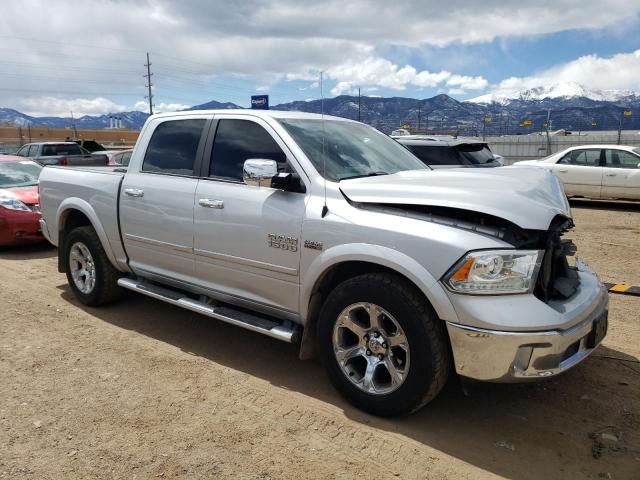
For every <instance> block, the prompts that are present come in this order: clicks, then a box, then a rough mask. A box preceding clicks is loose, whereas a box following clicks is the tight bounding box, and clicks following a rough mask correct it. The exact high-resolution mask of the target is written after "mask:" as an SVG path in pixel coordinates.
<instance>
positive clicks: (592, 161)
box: [558, 149, 600, 167]
mask: <svg viewBox="0 0 640 480" xmlns="http://www.w3.org/2000/svg"><path fill="white" fill-rule="evenodd" d="M558 163H562V164H564V165H580V166H583V167H599V166H600V150H593V149H592V150H573V151H572V152H569V153H567V154H566V155H565V156H564V157H562V158H561V159H560V161H559V162H558Z"/></svg>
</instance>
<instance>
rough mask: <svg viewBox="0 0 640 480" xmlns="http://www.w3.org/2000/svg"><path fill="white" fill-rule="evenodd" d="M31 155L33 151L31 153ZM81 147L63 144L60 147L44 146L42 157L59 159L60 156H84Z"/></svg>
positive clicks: (73, 144)
mask: <svg viewBox="0 0 640 480" xmlns="http://www.w3.org/2000/svg"><path fill="white" fill-rule="evenodd" d="M29 153H30V154H31V151H29ZM82 153H83V152H82V149H81V148H80V145H76V144H75V143H69V144H67V143H61V144H58V145H43V146H42V155H41V156H42V157H57V156H59V155H82Z"/></svg>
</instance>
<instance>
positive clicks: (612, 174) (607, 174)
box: [605, 173, 617, 177]
mask: <svg viewBox="0 0 640 480" xmlns="http://www.w3.org/2000/svg"><path fill="white" fill-rule="evenodd" d="M605 175H606V176H607V177H615V176H616V175H617V173H606V174H605Z"/></svg>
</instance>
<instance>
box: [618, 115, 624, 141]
mask: <svg viewBox="0 0 640 480" xmlns="http://www.w3.org/2000/svg"><path fill="white" fill-rule="evenodd" d="M623 117H624V109H622V110H620V123H619V124H618V145H620V140H621V139H622V118H623Z"/></svg>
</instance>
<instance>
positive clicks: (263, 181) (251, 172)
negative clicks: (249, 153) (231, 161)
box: [242, 158, 278, 187]
mask: <svg viewBox="0 0 640 480" xmlns="http://www.w3.org/2000/svg"><path fill="white" fill-rule="evenodd" d="M276 175H278V164H277V163H276V161H275V160H265V159H262V158H250V159H249V160H245V161H244V166H243V168H242V180H243V181H244V183H246V184H247V185H252V186H254V187H271V186H272V184H271V183H272V180H273V177H275V176H276Z"/></svg>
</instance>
